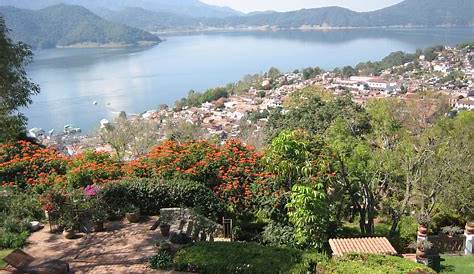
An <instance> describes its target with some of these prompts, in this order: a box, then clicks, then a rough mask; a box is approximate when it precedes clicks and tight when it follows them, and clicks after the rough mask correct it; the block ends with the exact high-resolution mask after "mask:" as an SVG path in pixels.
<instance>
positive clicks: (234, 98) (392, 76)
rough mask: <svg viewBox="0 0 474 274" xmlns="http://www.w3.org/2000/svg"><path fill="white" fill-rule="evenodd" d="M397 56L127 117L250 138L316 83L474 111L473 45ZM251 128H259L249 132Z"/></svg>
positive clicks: (262, 79)
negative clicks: (439, 97) (432, 96)
mask: <svg viewBox="0 0 474 274" xmlns="http://www.w3.org/2000/svg"><path fill="white" fill-rule="evenodd" d="M394 54H402V55H404V56H402V59H403V58H405V59H407V62H403V63H402V64H397V65H395V66H389V67H386V68H383V69H380V73H379V75H378V76H373V75H370V74H369V73H364V71H366V72H367V71H370V69H371V68H370V66H374V65H375V64H376V63H370V62H369V63H365V64H361V65H358V66H357V67H356V68H355V69H354V68H352V67H345V68H342V69H335V70H333V71H322V70H320V69H318V68H316V69H313V68H308V69H304V70H302V71H299V70H296V71H294V72H290V73H285V74H282V73H279V72H278V73H275V72H274V73H265V74H264V75H260V76H255V77H253V78H252V79H251V81H250V82H251V84H252V85H249V87H248V88H246V89H244V90H243V91H241V92H226V93H224V94H223V95H222V96H221V97H220V98H214V99H215V100H212V101H205V102H203V103H201V104H192V105H189V104H186V100H184V101H185V103H184V104H180V106H179V107H168V106H161V107H160V108H159V109H156V110H148V111H146V112H144V113H142V114H141V115H135V116H128V117H127V119H128V120H130V121H134V122H136V123H138V122H140V121H147V122H149V123H151V124H152V125H153V126H152V127H151V128H148V129H149V130H153V131H156V132H155V133H156V137H157V139H159V140H164V139H165V138H167V137H169V134H170V130H171V131H172V130H176V128H177V127H179V126H180V125H181V126H182V125H183V124H186V125H189V126H190V127H191V128H190V130H192V131H194V134H196V136H197V137H199V138H218V140H220V141H224V140H226V139H229V138H242V139H244V140H245V139H246V138H245V136H249V135H250V136H256V135H258V133H259V131H261V130H262V128H263V126H264V125H265V122H266V121H267V116H268V113H269V111H271V110H272V109H275V108H284V102H285V100H286V98H288V96H289V95H290V94H292V93H293V92H295V91H297V90H302V89H304V88H307V87H312V86H316V87H320V88H323V89H324V90H327V91H330V92H331V93H332V94H333V95H335V96H338V95H345V94H350V95H351V97H352V98H353V100H354V101H355V102H357V103H359V104H362V105H363V104H365V103H367V102H368V101H369V100H372V99H377V98H385V97H396V98H400V99H402V100H410V99H414V100H416V98H418V97H417V94H418V93H421V92H437V93H441V94H443V95H445V96H446V98H447V100H448V101H449V104H450V107H451V108H452V110H453V111H456V110H460V109H467V110H473V109H474V48H473V47H472V46H471V45H469V44H467V45H464V46H462V45H460V46H457V47H449V46H444V47H440V46H438V47H434V48H431V49H429V50H425V51H424V52H423V51H419V52H417V53H416V54H412V55H408V54H403V53H394ZM406 56H410V57H409V58H406ZM387 58H388V57H387ZM384 60H385V59H384ZM367 67H369V68H367ZM382 67H383V66H382ZM270 74H271V75H270ZM177 105H178V104H177ZM122 115H126V114H122ZM250 116H253V117H254V119H250V118H249V117H250ZM255 117H256V119H255ZM113 123H114V121H108V120H106V119H103V120H102V121H100V128H101V130H106V129H107V128H109V127H110V126H111V125H112V124H113ZM249 128H250V129H251V130H252V131H253V132H248V130H249ZM244 131H245V132H244ZM29 134H30V136H31V137H33V138H37V139H39V140H40V141H41V142H42V143H43V144H45V145H48V146H55V147H58V148H60V149H61V150H62V151H64V152H65V153H66V154H69V155H75V154H78V153H81V152H83V151H84V150H87V149H94V150H98V151H112V148H111V147H110V145H108V144H106V142H104V141H103V139H101V138H100V137H99V136H98V135H99V134H91V135H82V134H81V133H80V129H79V128H74V127H72V126H70V125H67V126H65V128H64V132H63V133H60V134H54V133H53V132H49V133H45V131H44V130H43V129H39V128H33V129H31V130H30V131H29Z"/></svg>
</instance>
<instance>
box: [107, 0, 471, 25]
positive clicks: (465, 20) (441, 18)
mask: <svg viewBox="0 0 474 274" xmlns="http://www.w3.org/2000/svg"><path fill="white" fill-rule="evenodd" d="M473 14H474V0H449V1H446V0H406V1H404V2H401V3H399V4H396V5H393V6H391V7H387V8H384V9H380V10H377V11H372V12H355V11H352V10H349V9H346V8H341V7H325V8H316V9H302V10H297V11H289V12H272V11H268V12H257V13H251V14H247V15H245V16H232V17H225V18H195V17H185V16H182V15H175V14H172V13H166V14H164V13H156V12H152V11H147V10H145V9H130V8H125V9H122V10H119V11H110V13H108V14H106V15H105V18H106V19H108V20H111V21H114V22H118V23H123V24H130V25H131V26H134V27H138V28H142V29H146V30H149V31H163V30H180V29H183V28H185V29H187V30H203V29H206V28H218V29H219V28H221V29H241V28H249V27H257V28H262V27H265V28H276V29H312V28H313V29H318V28H323V29H324V28H353V27H393V26H397V27H434V26H458V27H472V26H474V15H473ZM134 18H135V19H134Z"/></svg>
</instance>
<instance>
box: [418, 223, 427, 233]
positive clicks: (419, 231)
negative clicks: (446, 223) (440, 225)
mask: <svg viewBox="0 0 474 274" xmlns="http://www.w3.org/2000/svg"><path fill="white" fill-rule="evenodd" d="M427 233H428V228H427V227H426V226H424V225H420V226H419V227H418V235H419V236H426V234H427Z"/></svg>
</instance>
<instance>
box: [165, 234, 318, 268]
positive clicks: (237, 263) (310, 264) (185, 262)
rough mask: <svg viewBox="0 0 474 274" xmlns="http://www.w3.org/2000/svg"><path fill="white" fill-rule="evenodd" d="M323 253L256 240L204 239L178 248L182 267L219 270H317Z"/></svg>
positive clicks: (176, 260)
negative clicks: (265, 243)
mask: <svg viewBox="0 0 474 274" xmlns="http://www.w3.org/2000/svg"><path fill="white" fill-rule="evenodd" d="M318 260H321V261H322V260H324V256H323V255H319V254H317V253H305V252H304V251H301V250H297V249H292V248H279V247H265V246H261V245H258V244H255V243H224V242H202V243H197V244H195V245H192V246H188V247H185V248H183V249H181V250H180V251H178V252H177V253H176V255H175V258H174V263H175V267H176V268H177V270H179V271H192V272H199V273H203V274H205V273H209V274H211V273H213V274H214V273H219V274H231V273H232V274H234V273H239V274H241V273H242V274H266V273H268V274H274V273H292V274H303V273H314V270H315V269H314V266H315V265H316V264H317V263H318Z"/></svg>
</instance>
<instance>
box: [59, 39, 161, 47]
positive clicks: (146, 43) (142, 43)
mask: <svg viewBox="0 0 474 274" xmlns="http://www.w3.org/2000/svg"><path fill="white" fill-rule="evenodd" d="M164 41H166V40H164V39H161V41H159V42H154V41H139V42H138V43H135V44H123V43H106V44H100V43H89V42H86V43H77V44H72V45H67V46H60V45H56V46H55V47H52V48H56V49H114V48H116V49H121V48H134V47H135V48H148V47H154V46H156V45H159V44H161V43H162V42H164Z"/></svg>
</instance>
